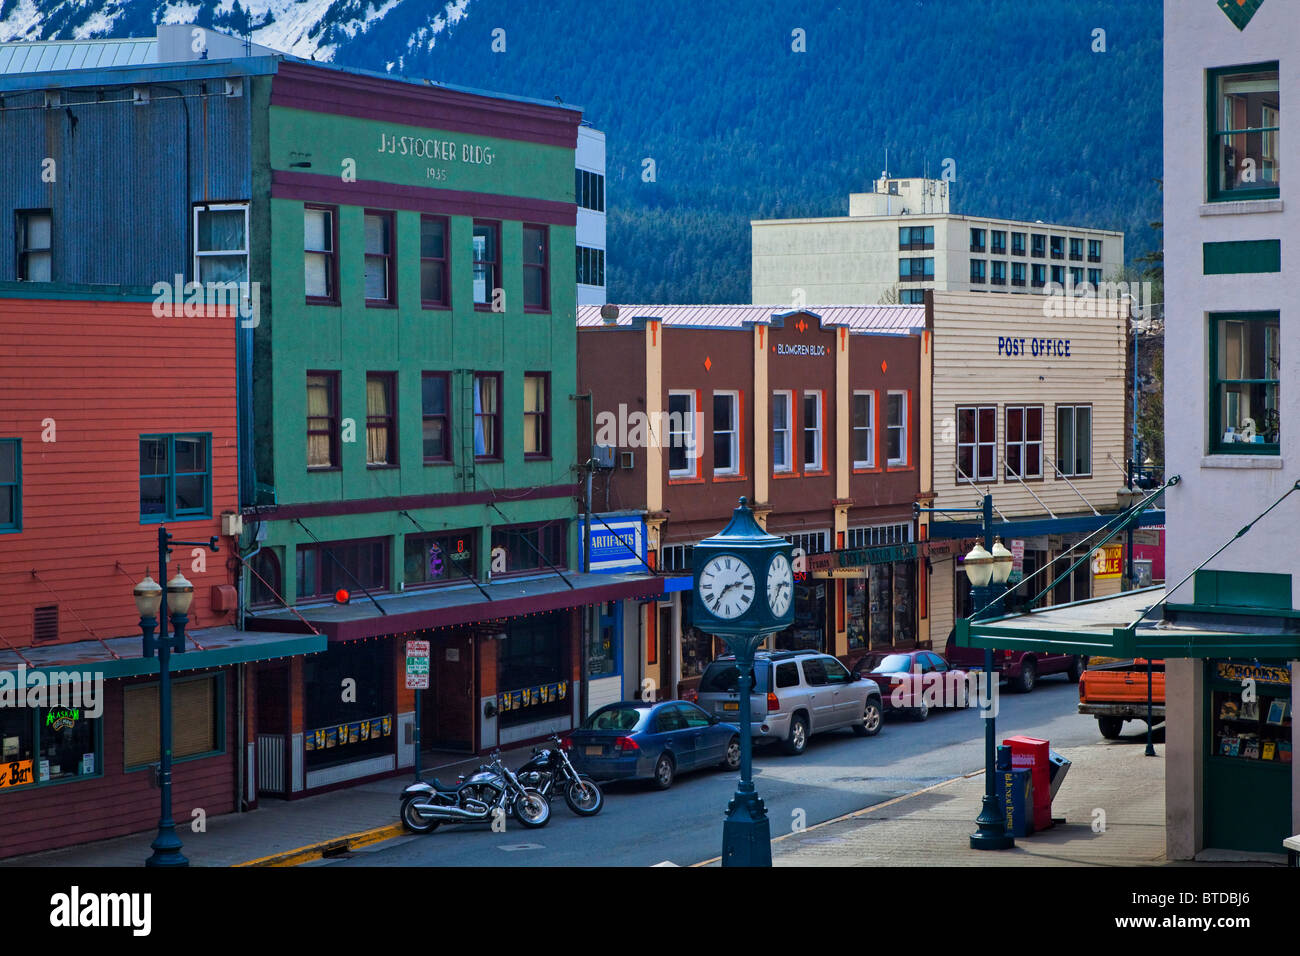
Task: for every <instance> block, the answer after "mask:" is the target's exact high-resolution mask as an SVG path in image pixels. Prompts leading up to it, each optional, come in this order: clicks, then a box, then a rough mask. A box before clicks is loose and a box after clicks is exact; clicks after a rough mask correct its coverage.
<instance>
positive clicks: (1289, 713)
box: [1157, 660, 1294, 764]
mask: <svg viewBox="0 0 1300 956" xmlns="http://www.w3.org/2000/svg"><path fill="white" fill-rule="evenodd" d="M1211 665H1212V666H1213V667H1214V669H1215V670H1214V674H1215V677H1216V678H1218V679H1219V680H1223V679H1226V677H1227V675H1232V677H1234V678H1237V679H1235V680H1233V683H1234V684H1235V685H1236V686H1235V687H1234V689H1232V690H1224V689H1218V688H1217V687H1216V689H1215V690H1214V691H1213V693H1212V695H1211V699H1210V715H1209V716H1210V720H1211V721H1212V725H1211V726H1212V730H1213V740H1212V746H1213V747H1214V750H1213V751H1212V753H1213V754H1214V755H1215V756H1216V757H1226V758H1228V759H1230V760H1234V761H1247V760H1249V761H1255V762H1259V763H1273V764H1289V763H1291V753H1292V752H1291V746H1292V739H1291V727H1292V723H1293V719H1294V711H1293V709H1292V703H1291V683H1290V680H1291V675H1290V668H1289V667H1288V666H1287V665H1286V664H1284V663H1279V664H1259V663H1258V662H1255V661H1251V662H1245V661H1243V662H1240V663H1237V662H1233V661H1228V660H1224V661H1213V662H1211ZM1157 669H1160V665H1157ZM1238 675H1240V676H1238ZM1247 680H1249V682H1250V686H1251V687H1252V688H1253V690H1254V693H1253V694H1248V693H1246V691H1245V690H1244V689H1243V688H1244V687H1245V686H1247V684H1246V682H1247Z"/></svg>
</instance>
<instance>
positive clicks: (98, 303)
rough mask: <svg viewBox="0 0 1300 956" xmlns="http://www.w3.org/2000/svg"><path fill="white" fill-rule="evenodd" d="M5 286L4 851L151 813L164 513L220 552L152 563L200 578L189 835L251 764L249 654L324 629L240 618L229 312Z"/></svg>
mask: <svg viewBox="0 0 1300 956" xmlns="http://www.w3.org/2000/svg"><path fill="white" fill-rule="evenodd" d="M3 286H4V287H3V288H0V341H3V342H4V343H5V347H4V348H3V349H2V350H0V747H2V748H3V749H2V751H0V821H3V822H2V823H0V857H5V856H12V855H15V854H21V853H30V852H34V851H38V850H45V849H51V848H56V847H61V846H68V845H71V844H75V843H82V842H85V841H88V840H94V839H102V838H105V837H111V836H117V835H121V834H126V833H131V832H136V831H141V830H148V829H149V828H150V827H151V826H152V825H153V824H154V823H156V821H157V819H158V812H159V791H158V790H157V789H155V788H154V787H153V786H152V778H153V776H154V772H153V770H152V769H151V765H153V764H155V763H156V762H157V760H158V693H157V691H158V684H157V674H158V662H157V659H156V658H148V659H146V658H143V657H142V641H141V635H140V626H139V614H138V612H137V611H136V608H135V604H134V601H133V597H132V592H133V589H134V587H135V585H136V584H137V583H138V582H139V581H140V580H141V579H142V578H143V577H144V576H145V573H146V571H147V572H148V573H150V574H151V575H152V576H153V577H154V578H155V579H159V578H160V575H159V569H158V566H157V564H158V558H157V553H158V552H157V541H158V527H159V525H160V524H165V525H166V527H167V529H168V530H169V531H170V532H171V533H172V534H173V535H174V536H175V537H176V539H178V540H186V541H206V540H208V539H209V538H210V537H212V536H213V535H217V536H218V537H219V545H220V551H219V552H218V553H215V554H214V553H212V552H210V551H206V550H204V549H199V550H196V549H192V548H190V547H184V548H181V547H176V548H175V549H174V550H173V553H172V555H171V559H170V563H169V566H168V569H167V574H166V577H167V578H170V577H171V576H173V575H174V574H175V573H176V572H177V569H178V568H179V569H180V570H181V571H182V572H183V573H184V575H185V577H186V578H188V579H189V580H190V581H191V582H192V583H193V585H194V593H195V597H194V602H193V605H192V607H191V609H190V612H189V624H188V630H187V634H188V636H189V640H187V642H186V643H187V649H186V651H185V652H184V653H181V654H174V655H173V656H172V672H173V675H174V676H173V705H174V715H175V716H174V720H173V734H174V742H175V746H174V748H173V752H174V756H175V764H174V769H173V781H174V787H173V798H174V813H175V819H176V821H177V826H178V828H179V830H180V833H181V836H182V839H183V840H185V841H186V842H187V843H188V842H191V841H194V840H201V836H199V835H198V834H199V833H200V832H201V831H200V830H199V829H198V828H199V827H200V826H201V824H200V823H198V821H200V820H202V819H205V818H206V817H207V816H212V815H215V814H220V813H227V812H230V811H232V810H235V809H237V804H238V800H239V793H240V786H241V781H242V779H243V775H244V773H245V772H247V769H248V768H247V765H246V763H245V766H244V767H242V768H241V760H240V756H239V755H240V754H241V752H243V753H249V752H251V751H250V750H249V749H248V747H247V742H248V740H249V739H251V738H252V735H253V733H254V732H255V726H254V724H255V721H254V715H251V714H250V715H249V716H248V721H247V725H246V726H244V727H241V726H239V724H238V720H237V715H238V714H239V713H240V712H241V708H240V707H239V706H238V694H239V692H240V688H241V684H242V685H243V687H244V688H245V690H246V689H247V687H248V686H249V684H250V683H251V682H252V675H251V674H245V673H244V670H245V666H244V665H245V664H247V663H249V662H252V661H257V660H265V659H268V658H270V657H275V656H280V655H281V654H282V653H286V652H287V653H293V652H298V653H302V652H305V651H308V650H311V649H312V645H313V642H316V643H320V644H321V645H322V646H323V642H324V639H323V638H316V637H313V636H307V637H296V638H295V637H290V638H287V639H286V637H285V636H277V635H252V634H247V633H243V632H240V631H238V630H237V629H236V626H235V625H236V624H237V622H236V620H235V618H236V613H235V612H236V608H237V602H236V594H235V590H234V587H233V585H234V583H235V581H236V574H235V572H234V571H233V570H232V568H234V567H236V562H235V561H234V559H233V555H232V548H233V545H234V540H233V539H232V538H231V537H229V536H228V535H227V534H226V532H228V531H229V530H230V524H229V522H230V519H229V518H227V519H225V527H223V517H222V516H223V513H226V512H230V513H237V512H238V495H237V490H236V483H237V477H236V470H237V451H236V440H237V434H236V398H235V388H236V375H235V372H236V369H235V362H236V350H235V331H236V324H237V321H238V320H237V319H236V318H235V317H234V316H233V315H224V314H210V315H206V316H199V317H195V316H191V317H181V316H178V317H175V318H167V317H155V315H154V309H153V301H154V300H153V297H152V296H151V295H149V294H147V293H141V294H134V295H132V294H124V295H118V296H112V297H110V296H107V295H105V294H104V293H103V292H98V291H97V292H94V293H87V297H85V298H73V297H71V294H70V293H68V292H63V293H61V296H60V297H59V298H53V297H49V298H40V297H37V295H38V293H33V292H32V291H31V286H30V284H26V288H25V289H21V291H20V287H18V285H17V284H14V283H5V284H3ZM212 311H215V310H212ZM70 673H71V674H76V675H78V677H79V687H78V689H79V691H80V693H79V695H73V694H71V692H70V689H69V690H68V691H65V696H62V697H61V696H59V695H58V694H56V693H55V692H54V682H55V681H57V680H58V679H59V678H58V675H59V674H65V675H66V674H70ZM51 675H54V676H53V677H51ZM63 684H64V686H65V687H68V682H67V681H63ZM42 693H43V694H44V696H43V697H42V696H41V695H42ZM69 704H70V705H71V706H66V705H69ZM245 790H247V788H245ZM197 811H201V813H200V812H197ZM141 850H142V859H143V856H145V855H148V847H147V841H145V844H142V847H141Z"/></svg>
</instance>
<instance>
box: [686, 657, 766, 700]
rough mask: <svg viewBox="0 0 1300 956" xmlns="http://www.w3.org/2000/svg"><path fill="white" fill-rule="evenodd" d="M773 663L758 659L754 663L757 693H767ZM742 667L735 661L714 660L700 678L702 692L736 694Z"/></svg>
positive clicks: (700, 691)
mask: <svg viewBox="0 0 1300 956" xmlns="http://www.w3.org/2000/svg"><path fill="white" fill-rule="evenodd" d="M771 667H772V665H771V664H770V663H769V662H768V661H756V662H755V664H754V683H755V686H754V687H753V688H752V690H753V692H755V693H763V694H766V693H767V684H768V682H767V675H768V672H769V671H770V670H771ZM739 680H740V668H738V667H737V666H736V663H735V661H714V662H713V663H712V664H710V665H709V666H708V667H707V668H705V670H704V675H703V676H702V677H701V678H700V687H699V693H701V694H734V693H736V692H737V691H738V690H739V689H740V687H739V683H738V682H739Z"/></svg>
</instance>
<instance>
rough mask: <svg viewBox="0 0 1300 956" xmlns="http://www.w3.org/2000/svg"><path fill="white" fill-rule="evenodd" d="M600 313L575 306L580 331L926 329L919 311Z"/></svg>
mask: <svg viewBox="0 0 1300 956" xmlns="http://www.w3.org/2000/svg"><path fill="white" fill-rule="evenodd" d="M600 310H601V306H598V305H580V306H578V327H579V328H587V327H596V328H598V327H601V326H611V325H618V326H624V327H629V326H632V325H635V324H636V320H637V319H642V320H654V321H657V322H662V323H663V324H664V325H665V326H669V325H671V326H677V327H679V328H694V329H743V328H748V327H750V326H753V325H756V324H773V320H774V319H776V320H778V321H781V322H782V323H784V321H785V320H786V319H787V318H788V317H790V316H795V315H808V316H811V317H813V318H817V319H820V320H821V324H822V326H823V327H824V328H826V327H832V326H836V327H838V326H848V328H849V329H850V330H851V331H854V332H874V333H879V334H886V335H906V334H908V333H909V332H912V331H914V330H916V329H918V328H922V327H924V325H925V306H923V305H810V306H807V307H805V308H803V309H792V308H790V307H789V306H788V305H620V306H619V307H618V320H617V321H616V322H606V321H605V320H604V319H603V318H601V315H600Z"/></svg>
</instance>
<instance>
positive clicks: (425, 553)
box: [402, 529, 478, 588]
mask: <svg viewBox="0 0 1300 956" xmlns="http://www.w3.org/2000/svg"><path fill="white" fill-rule="evenodd" d="M477 541H478V531H476V530H471V529H466V530H463V531H444V532H438V533H437V534H408V535H407V536H406V538H405V540H404V541H403V544H402V550H403V578H402V579H403V580H404V581H405V582H406V586H407V587H408V588H411V587H419V586H421V585H425V584H452V583H456V582H461V583H464V582H465V581H466V579H468V580H471V581H472V580H474V579H475V578H476V577H477V576H478V560H477V558H476V557H475V555H476V554H477V553H478V549H477V548H476V547H475V544H476V543H477Z"/></svg>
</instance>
